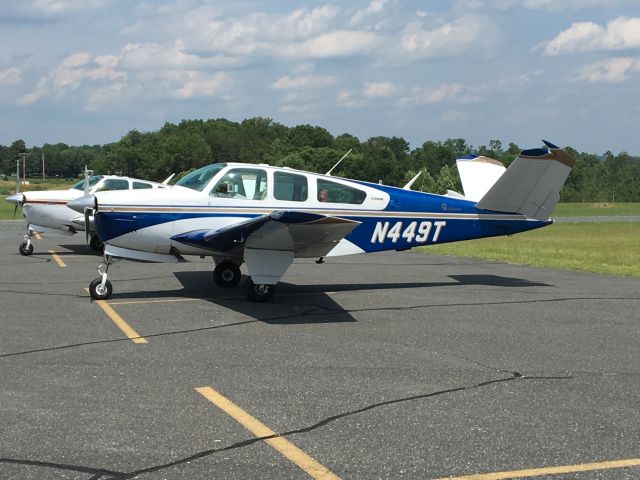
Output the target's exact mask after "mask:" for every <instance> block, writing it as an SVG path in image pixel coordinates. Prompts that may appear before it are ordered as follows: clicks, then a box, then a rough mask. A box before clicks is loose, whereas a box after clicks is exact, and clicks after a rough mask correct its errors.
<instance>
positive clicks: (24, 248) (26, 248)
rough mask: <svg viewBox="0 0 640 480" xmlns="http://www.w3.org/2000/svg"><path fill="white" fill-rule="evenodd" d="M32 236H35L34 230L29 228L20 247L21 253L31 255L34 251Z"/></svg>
mask: <svg viewBox="0 0 640 480" xmlns="http://www.w3.org/2000/svg"><path fill="white" fill-rule="evenodd" d="M31 237H33V230H31V229H30V228H28V229H27V234H26V235H25V236H24V242H22V243H21V244H20V246H19V247H18V251H19V252H20V254H21V255H24V256H25V257H26V256H29V255H31V254H32V253H33V244H32V243H31Z"/></svg>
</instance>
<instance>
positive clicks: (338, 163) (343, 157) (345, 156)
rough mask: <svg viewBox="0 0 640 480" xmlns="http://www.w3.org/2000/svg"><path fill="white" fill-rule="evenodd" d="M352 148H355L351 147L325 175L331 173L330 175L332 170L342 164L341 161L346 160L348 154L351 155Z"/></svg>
mask: <svg viewBox="0 0 640 480" xmlns="http://www.w3.org/2000/svg"><path fill="white" fill-rule="evenodd" d="M351 150H353V148H350V149H349V151H348V152H347V153H345V154H344V155H343V156H342V158H341V159H340V160H338V161H337V162H336V164H335V165H334V166H333V167H331V168H330V169H329V171H328V172H327V173H325V175H329V176H331V172H333V170H334V169H335V168H336V167H337V166H338V165H340V162H341V161H342V160H344V159H345V158H347V155H349V154H350V153H351Z"/></svg>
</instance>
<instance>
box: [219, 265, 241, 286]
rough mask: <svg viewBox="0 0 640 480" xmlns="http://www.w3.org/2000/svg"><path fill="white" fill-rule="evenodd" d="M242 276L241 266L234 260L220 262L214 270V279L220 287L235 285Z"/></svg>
mask: <svg viewBox="0 0 640 480" xmlns="http://www.w3.org/2000/svg"><path fill="white" fill-rule="evenodd" d="M241 278H242V274H241V273H240V267H238V266H237V265H236V264H235V263H233V262H229V261H224V262H220V263H219V264H218V265H216V268H215V269H214V270H213V281H214V282H216V285H218V286H219V287H223V288H230V287H235V286H236V285H238V283H240V279H241Z"/></svg>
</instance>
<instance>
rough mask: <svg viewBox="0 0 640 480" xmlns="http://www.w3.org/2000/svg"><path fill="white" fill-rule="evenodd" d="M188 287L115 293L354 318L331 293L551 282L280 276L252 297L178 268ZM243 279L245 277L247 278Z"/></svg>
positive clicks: (297, 319)
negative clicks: (271, 295) (302, 281)
mask: <svg viewBox="0 0 640 480" xmlns="http://www.w3.org/2000/svg"><path fill="white" fill-rule="evenodd" d="M173 274H174V275H175V277H176V278H177V280H178V281H179V282H180V284H181V285H182V287H183V288H181V289H174V290H162V291H140V292H122V293H116V294H114V296H113V297H112V299H113V300H116V301H118V300H120V301H122V300H127V299H130V300H134V299H135V300H144V299H149V300H151V299H155V300H158V299H163V298H166V299H170V298H171V299H174V298H178V299H180V298H184V299H200V300H203V301H208V302H211V303H214V304H216V305H219V306H221V307H224V308H228V309H230V310H232V311H235V312H238V313H241V314H243V315H246V316H249V317H251V318H254V319H256V320H258V321H262V322H265V323H270V324H310V323H340V322H355V321H356V319H355V318H353V317H352V316H351V314H349V313H348V312H347V311H345V310H344V309H343V307H342V306H341V305H340V304H338V303H337V302H336V301H335V300H334V299H333V298H332V297H331V295H330V293H334V292H357V291H371V290H397V289H420V288H432V287H456V286H458V287H459V286H469V285H486V286H495V287H548V286H551V285H549V284H547V283H542V282H535V281H530V280H526V279H521V278H512V277H503V276H499V275H451V276H450V277H449V278H451V281H440V282H400V283H341V284H339V283H335V284H315V285H294V284H291V283H286V282H280V283H279V284H278V293H277V294H276V297H275V299H274V300H272V301H271V302H267V303H254V302H251V301H249V300H248V299H247V298H246V297H245V295H244V292H243V290H242V281H241V283H240V285H239V286H238V287H235V288H221V287H218V286H217V285H216V284H215V283H214V282H213V275H212V272H210V271H181V272H173ZM243 281H244V280H243Z"/></svg>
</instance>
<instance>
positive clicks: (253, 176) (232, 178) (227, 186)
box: [210, 168, 267, 200]
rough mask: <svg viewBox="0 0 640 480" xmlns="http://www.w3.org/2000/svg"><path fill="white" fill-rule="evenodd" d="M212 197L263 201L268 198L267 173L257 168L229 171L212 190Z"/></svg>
mask: <svg viewBox="0 0 640 480" xmlns="http://www.w3.org/2000/svg"><path fill="white" fill-rule="evenodd" d="M210 195H211V196H212V197H224V198H242V199H247V200H263V199H264V198H265V197H266V196H267V172H265V171H264V170H260V169H257V168H234V169H231V170H229V171H228V172H227V173H226V174H225V175H224V176H223V177H222V178H221V179H220V180H218V183H216V186H215V187H213V190H211V193H210Z"/></svg>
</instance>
